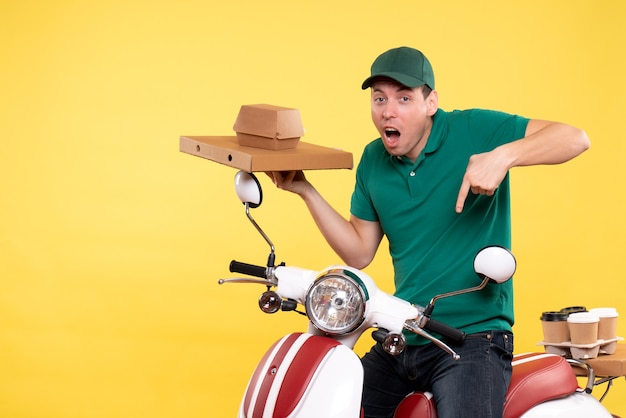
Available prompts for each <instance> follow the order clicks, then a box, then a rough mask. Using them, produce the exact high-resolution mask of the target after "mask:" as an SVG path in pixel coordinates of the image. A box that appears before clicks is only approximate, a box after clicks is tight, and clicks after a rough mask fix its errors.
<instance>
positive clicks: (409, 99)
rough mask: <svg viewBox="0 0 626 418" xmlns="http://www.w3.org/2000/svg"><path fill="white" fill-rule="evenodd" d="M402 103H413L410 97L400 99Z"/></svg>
mask: <svg viewBox="0 0 626 418" xmlns="http://www.w3.org/2000/svg"><path fill="white" fill-rule="evenodd" d="M400 101H401V102H410V101H411V98H410V97H408V96H403V97H402V98H401V99H400Z"/></svg>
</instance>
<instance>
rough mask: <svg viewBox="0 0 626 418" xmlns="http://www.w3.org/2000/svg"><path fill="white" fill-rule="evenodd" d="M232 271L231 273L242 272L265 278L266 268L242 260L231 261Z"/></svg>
mask: <svg viewBox="0 0 626 418" xmlns="http://www.w3.org/2000/svg"><path fill="white" fill-rule="evenodd" d="M229 268H230V272H231V273H241V274H246V275H248V276H254V277H261V278H263V279H264V278H265V271H266V268H265V267H263V266H255V265H254V264H247V263H242V262H241V261H235V260H233V261H231V262H230V267H229Z"/></svg>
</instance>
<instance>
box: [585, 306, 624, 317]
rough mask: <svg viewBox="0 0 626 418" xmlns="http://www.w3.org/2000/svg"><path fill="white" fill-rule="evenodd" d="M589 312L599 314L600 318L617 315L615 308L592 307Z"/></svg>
mask: <svg viewBox="0 0 626 418" xmlns="http://www.w3.org/2000/svg"><path fill="white" fill-rule="evenodd" d="M589 313H592V314H594V315H597V316H599V317H600V318H616V317H618V316H619V314H618V313H617V309H615V308H593V309H590V310H589Z"/></svg>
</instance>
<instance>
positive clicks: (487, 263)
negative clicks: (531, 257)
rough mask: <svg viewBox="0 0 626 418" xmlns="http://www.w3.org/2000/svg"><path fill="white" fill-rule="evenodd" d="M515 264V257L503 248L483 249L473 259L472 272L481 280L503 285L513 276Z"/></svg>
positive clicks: (491, 247)
mask: <svg viewBox="0 0 626 418" xmlns="http://www.w3.org/2000/svg"><path fill="white" fill-rule="evenodd" d="M516 268H517V263H516V261H515V256H513V254H512V253H511V252H510V251H509V250H507V249H506V248H504V247H499V246H490V247H485V248H483V249H482V250H480V251H479V252H478V254H476V257H475V258H474V271H475V272H476V274H478V276H479V277H480V278H481V279H485V278H487V279H489V280H491V281H493V282H496V283H504V282H506V281H507V280H509V279H510V278H511V276H513V273H515V269H516Z"/></svg>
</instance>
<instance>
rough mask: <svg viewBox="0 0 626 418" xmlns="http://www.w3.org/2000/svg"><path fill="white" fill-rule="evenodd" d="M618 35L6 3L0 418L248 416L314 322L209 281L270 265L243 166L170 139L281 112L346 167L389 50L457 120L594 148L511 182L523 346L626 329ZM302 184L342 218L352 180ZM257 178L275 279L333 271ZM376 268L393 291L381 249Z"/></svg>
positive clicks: (578, 5)
mask: <svg viewBox="0 0 626 418" xmlns="http://www.w3.org/2000/svg"><path fill="white" fill-rule="evenodd" d="M624 19H626V7H625V3H624V2H623V1H621V0H612V1H610V0H600V1H594V2H571V1H564V0H558V1H547V2H546V1H543V0H541V1H539V0H529V1H524V2H502V1H491V0H490V1H484V2H468V1H464V0H462V1H461V0H459V1H432V2H423V1H419V2H418V1H395V2H379V1H370V0H362V1H358V2H357V1H354V2H351V1H346V2H341V1H319V0H318V1H314V2H313V1H311V2H309V1H276V0H274V1H247V2H246V1H242V0H234V1H219V2H218V1H210V0H209V1H206V0H205V1H190V0H177V1H171V2H165V1H137V0H124V1H120V0H107V1H80V0H74V1H69V0H55V1H43V0H42V1H32V0H2V1H0V40H1V41H0V42H1V44H2V46H1V48H0V74H1V77H0V416H2V417H7V418H22V417H23V418H27V417H28V418H35V417H37V418H39V417H55V418H56V417H58V418H70V417H72V418H74V417H85V418H96V417H98V418H99V417H103V418H104V417H106V418H111V417H116V418H117V417H119V418H122V417H146V416H150V417H155V418H156V417H207V416H209V417H232V416H235V414H236V411H237V408H238V403H239V399H240V397H241V395H242V393H243V390H244V387H245V384H246V382H247V379H248V376H249V374H250V372H251V371H252V368H253V367H254V365H255V364H256V361H257V360H258V359H259V358H260V356H261V355H262V353H263V352H264V350H265V348H266V347H267V346H268V344H269V343H270V342H272V341H274V340H275V339H277V338H278V337H280V336H281V335H283V334H285V333H287V332H289V331H292V330H300V329H303V328H304V324H305V323H304V320H303V319H302V318H301V317H298V316H297V315H295V314H283V315H280V314H279V315H275V316H267V315H264V314H262V313H261V312H260V311H258V309H257V308H256V298H257V296H258V294H259V293H260V292H261V291H262V288H259V287H256V286H235V285H232V286H223V287H219V286H218V285H217V284H216V281H217V279H218V278H220V277H228V276H229V275H230V273H229V272H228V263H229V261H230V260H231V259H233V258H236V259H240V260H244V261H248V262H253V263H263V262H264V261H265V258H266V255H267V247H266V245H265V244H264V242H263V241H262V240H261V238H260V237H259V236H258V235H257V234H256V232H255V231H254V230H253V228H252V226H251V225H250V224H249V223H248V222H247V220H246V219H245V216H244V213H243V208H242V206H241V204H240V203H239V201H238V200H237V198H236V196H235V194H234V191H233V189H232V178H233V175H234V174H235V170H234V169H232V168H229V167H226V166H223V165H219V164H216V163H212V162H209V161H208V160H204V159H201V158H197V157H193V156H190V155H187V154H182V153H180V152H179V151H178V138H179V136H180V135H232V134H233V132H232V125H233V122H234V120H235V118H236V115H237V112H238V110H239V107H240V106H241V105H242V104H253V103H270V104H275V105H280V106H289V107H295V108H298V109H300V111H301V114H302V118H303V123H304V125H305V128H306V135H305V137H304V138H303V140H306V141H307V142H312V143H316V144H320V145H325V146H331V147H340V148H343V149H345V150H348V151H351V152H353V153H354V157H355V162H357V161H358V159H359V156H360V152H361V150H362V147H363V146H364V145H365V144H366V143H367V142H368V141H369V140H371V139H373V138H374V137H375V136H376V132H375V130H374V128H373V125H372V123H371V121H370V116H369V93H368V92H366V91H362V90H361V89H360V84H361V82H362V80H363V79H364V78H365V77H366V76H367V74H368V71H369V66H370V64H371V62H372V60H373V59H374V58H375V57H376V56H377V55H378V54H379V53H380V52H382V51H384V50H386V49H388V48H391V47H395V46H400V45H410V46H414V47H418V48H420V49H422V50H423V51H424V52H425V53H426V54H427V55H428V56H429V58H430V59H431V61H432V63H433V66H434V68H435V74H436V76H437V87H438V90H439V94H440V104H441V107H442V108H444V109H447V110H452V109H454V108H467V107H483V108H493V109H500V110H504V111H508V112H514V113H519V114H522V115H525V116H529V117H533V118H543V119H552V120H559V121H564V122H567V123H571V124H574V125H577V126H580V127H582V128H584V129H585V130H586V131H587V133H588V134H589V137H590V138H591V141H592V148H591V149H590V150H589V151H588V152H587V153H585V154H584V155H583V156H581V157H580V158H578V159H577V160H575V161H573V162H571V163H569V164H567V165H563V166H557V167H534V168H518V169H514V170H513V171H512V181H513V190H514V192H513V212H514V248H513V249H514V251H515V253H516V256H517V259H518V262H519V267H518V272H517V275H516V281H515V287H516V292H517V294H516V315H517V324H516V326H515V331H516V351H517V352H524V351H529V350H537V349H540V347H537V346H536V343H537V342H538V341H540V340H541V338H542V336H541V329H540V323H539V320H538V318H539V315H540V313H541V312H542V311H543V310H552V309H559V308H562V307H565V306H571V305H581V304H582V305H585V306H587V307H599V306H614V307H616V308H617V309H618V310H619V311H620V312H621V313H622V314H623V315H626V303H625V302H624V297H623V294H624V293H623V288H624V284H623V277H624V271H623V260H624V258H625V257H626V255H625V251H624V250H625V246H624V244H623V242H624V237H625V236H626V221H625V217H624V206H625V203H626V200H625V197H624V190H625V188H624V174H623V169H624V166H623V156H624V154H625V153H626V145H625V143H626V131H625V129H624V111H625V110H626V89H625V87H624V74H625V73H626V66H625V64H624V59H623V51H624V44H626V36H625V35H624V30H623V22H624ZM308 176H309V178H310V180H311V181H312V182H313V183H314V184H315V185H316V186H317V187H318V188H319V190H320V191H321V192H322V193H323V194H324V195H325V196H326V197H327V198H328V200H329V201H330V202H331V203H332V204H333V205H334V206H335V207H336V208H337V209H338V210H339V211H341V212H342V213H344V214H345V215H346V216H347V215H348V204H349V197H350V193H351V191H352V185H353V179H354V172H353V171H349V170H335V171H324V172H309V173H308ZM261 181H262V184H263V186H264V188H265V190H264V191H265V196H264V197H265V201H264V205H263V206H262V207H261V208H259V209H257V210H256V212H254V216H255V218H256V219H257V221H258V222H259V223H260V224H261V225H262V226H263V227H264V228H265V229H266V231H267V232H268V234H269V235H270V237H271V238H272V240H273V241H274V243H275V244H276V247H277V254H278V261H285V262H287V263H288V264H290V265H298V266H303V267H308V268H312V269H322V268H323V267H325V266H326V265H329V264H332V263H335V262H338V261H339V260H338V259H337V257H336V256H335V255H334V254H333V253H332V251H330V250H329V249H328V247H327V246H326V244H325V242H324V241H323V240H322V238H321V237H320V235H319V233H318V232H317V230H316V229H315V227H314V225H313V223H312V221H311V219H310V217H309V215H308V213H307V212H306V209H305V207H304V205H303V204H302V203H301V202H300V200H299V199H298V198H297V197H295V196H293V195H290V194H287V193H283V192H280V191H278V190H276V189H275V188H274V187H273V186H272V184H271V183H270V182H269V181H268V179H267V178H266V177H264V176H263V177H261ZM367 272H368V273H370V275H372V276H373V277H374V278H375V279H376V280H377V281H378V283H379V284H380V285H381V286H382V287H384V288H386V289H388V290H390V289H391V282H390V277H391V269H390V266H389V260H388V256H387V254H386V248H385V246H384V245H383V246H382V247H381V251H380V252H379V255H378V258H377V259H376V261H375V262H374V263H373V264H372V265H371V266H370V267H368V269H367ZM618 333H619V335H622V336H624V335H626V320H625V319H623V316H622V317H620V322H619V328H618ZM369 345H370V339H369V336H367V337H365V338H364V340H362V341H361V342H360V343H359V346H358V347H359V352H363V350H365V349H367V347H368V346H369ZM625 393H626V384H625V383H624V379H620V380H619V381H617V382H616V384H615V386H614V388H613V389H612V392H611V393H610V394H609V396H608V399H607V401H605V404H606V405H608V406H609V407H610V408H611V410H612V412H613V413H616V414H620V415H626V402H625V401H624V399H626V396H625Z"/></svg>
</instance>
